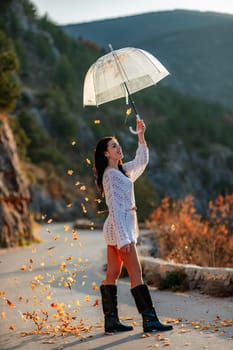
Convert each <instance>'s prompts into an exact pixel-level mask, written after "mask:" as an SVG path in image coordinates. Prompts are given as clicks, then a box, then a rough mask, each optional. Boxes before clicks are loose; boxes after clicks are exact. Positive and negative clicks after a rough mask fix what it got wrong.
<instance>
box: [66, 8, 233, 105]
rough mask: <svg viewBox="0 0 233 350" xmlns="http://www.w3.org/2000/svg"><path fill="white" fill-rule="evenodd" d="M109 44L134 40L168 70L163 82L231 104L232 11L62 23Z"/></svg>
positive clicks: (71, 31)
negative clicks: (230, 13) (228, 12)
mask: <svg viewBox="0 0 233 350" xmlns="http://www.w3.org/2000/svg"><path fill="white" fill-rule="evenodd" d="M63 29H64V30H65V32H66V33H68V34H69V35H71V36H72V37H75V38H84V39H88V40H90V41H94V42H96V43H97V44H98V45H100V46H101V47H103V48H104V49H106V50H108V43H111V44H112V45H113V47H114V48H115V49H118V48H121V47H126V46H134V47H139V48H142V49H145V50H147V51H149V52H151V53H152V54H153V55H155V56H156V57H157V58H158V59H160V60H161V62H162V63H163V64H164V65H165V66H166V67H167V69H168V70H169V71H170V73H171V75H170V76H169V77H167V78H166V79H165V80H164V81H163V82H162V84H167V85H171V86H173V87H175V88H176V89H178V90H179V91H181V92H182V93H188V94H191V95H193V96H196V97H200V98H203V99H208V100H210V101H217V102H220V103H222V104H224V105H226V106H228V107H230V108H233V98H232V91H233V65H232V62H233V36H232V34H233V16H232V15H225V14H218V13H210V12H204V13H203V12H198V11H185V10H176V11H164V12H154V13H148V14H142V15H137V16H130V17H122V18H117V19H108V20H102V21H96V22H89V23H82V24H70V25H65V26H63Z"/></svg>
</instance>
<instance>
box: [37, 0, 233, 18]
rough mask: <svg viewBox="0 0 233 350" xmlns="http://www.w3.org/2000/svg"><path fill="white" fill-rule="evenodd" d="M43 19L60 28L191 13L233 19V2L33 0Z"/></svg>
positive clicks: (193, 0) (213, 0)
mask: <svg viewBox="0 0 233 350" xmlns="http://www.w3.org/2000/svg"><path fill="white" fill-rule="evenodd" d="M31 1H32V2H33V3H34V4H35V5H36V7H37V9H38V12H39V14H40V15H43V14H44V13H47V14H48V15H49V17H50V18H51V19H52V20H53V21H54V22H56V23H57V24H68V23H82V22H89V21H94V20H99V19H106V18H114V17H122V16H129V15H133V14H139V13H146V12H154V11H164V10H173V9H188V10H199V11H213V12H221V13H229V14H232V15H233V0H31Z"/></svg>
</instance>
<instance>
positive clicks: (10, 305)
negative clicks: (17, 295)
mask: <svg viewBox="0 0 233 350" xmlns="http://www.w3.org/2000/svg"><path fill="white" fill-rule="evenodd" d="M6 303H7V305H8V306H9V307H15V304H13V303H12V302H11V301H10V300H9V299H6Z"/></svg>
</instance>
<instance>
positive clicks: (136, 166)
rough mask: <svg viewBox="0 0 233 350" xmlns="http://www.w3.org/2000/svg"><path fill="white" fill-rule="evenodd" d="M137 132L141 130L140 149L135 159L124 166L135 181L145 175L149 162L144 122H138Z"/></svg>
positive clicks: (139, 136) (139, 137) (139, 135)
mask: <svg viewBox="0 0 233 350" xmlns="http://www.w3.org/2000/svg"><path fill="white" fill-rule="evenodd" d="M137 130H141V132H140V133H139V134H138V148H137V151H136V155H135V158H134V159H133V160H131V161H130V162H126V163H124V164H123V168H124V170H125V171H126V172H127V174H128V175H129V177H130V178H131V179H132V180H133V181H135V180H137V178H138V177H139V176H140V175H141V174H142V173H143V171H144V170H145V168H146V166H147V164H148V161H149V150H148V147H147V144H146V141H145V137H144V133H145V130H146V127H145V124H144V122H143V120H139V121H137Z"/></svg>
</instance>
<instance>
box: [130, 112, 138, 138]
mask: <svg viewBox="0 0 233 350" xmlns="http://www.w3.org/2000/svg"><path fill="white" fill-rule="evenodd" d="M136 119H137V120H141V118H140V116H139V114H136ZM129 131H130V132H131V134H134V135H138V134H140V132H141V131H140V130H134V129H133V128H132V126H129Z"/></svg>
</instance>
